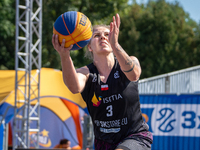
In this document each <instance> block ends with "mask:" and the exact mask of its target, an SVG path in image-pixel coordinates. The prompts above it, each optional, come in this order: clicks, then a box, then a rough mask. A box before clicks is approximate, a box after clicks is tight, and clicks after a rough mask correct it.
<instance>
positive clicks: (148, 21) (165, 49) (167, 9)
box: [120, 0, 199, 78]
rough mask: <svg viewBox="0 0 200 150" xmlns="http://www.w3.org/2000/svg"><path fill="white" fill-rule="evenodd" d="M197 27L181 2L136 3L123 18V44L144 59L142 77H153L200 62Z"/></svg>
mask: <svg viewBox="0 0 200 150" xmlns="http://www.w3.org/2000/svg"><path fill="white" fill-rule="evenodd" d="M197 27H198V26H197V24H196V23H195V22H194V21H193V20H191V19H190V18H189V15H188V14H187V13H185V12H184V10H183V8H182V7H180V5H179V3H174V4H171V3H167V2H165V1H164V0H159V1H149V3H148V4H147V5H143V4H142V5H141V6H140V5H138V4H136V3H134V4H133V5H132V8H131V11H130V12H129V14H128V15H126V16H124V17H123V18H122V25H121V31H122V32H121V33H120V43H121V45H122V46H123V48H124V49H125V50H126V51H127V52H128V53H129V54H130V55H135V56H136V57H137V58H138V59H139V60H140V63H141V66H142V70H143V72H142V75H141V78H146V77H151V76H155V75H159V74H163V73H167V72H171V71H175V70H179V69H183V68H186V67H191V66H194V65H198V64H199V60H196V61H194V60H193V55H196V54H197V53H199V48H198V45H199V44H198V41H199V38H197V36H196V35H195V32H194V29H196V28H197ZM196 33H198V32H197V31H196Z"/></svg>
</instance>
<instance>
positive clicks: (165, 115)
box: [157, 108, 176, 132]
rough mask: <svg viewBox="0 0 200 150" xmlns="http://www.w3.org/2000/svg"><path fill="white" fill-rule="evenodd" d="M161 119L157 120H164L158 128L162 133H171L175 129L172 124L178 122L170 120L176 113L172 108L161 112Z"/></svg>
mask: <svg viewBox="0 0 200 150" xmlns="http://www.w3.org/2000/svg"><path fill="white" fill-rule="evenodd" d="M159 113H160V115H161V117H160V118H158V119H157V121H160V120H162V119H164V121H163V122H162V123H161V124H160V126H159V127H158V128H159V130H160V131H163V132H170V131H172V130H173V129H174V127H173V126H172V122H174V121H176V119H172V120H170V117H171V116H172V115H173V114H174V111H173V110H172V109H170V108H163V109H161V110H160V111H159Z"/></svg>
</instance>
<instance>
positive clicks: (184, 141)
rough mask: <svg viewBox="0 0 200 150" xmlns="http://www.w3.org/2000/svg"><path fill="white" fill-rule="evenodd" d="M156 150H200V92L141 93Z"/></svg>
mask: <svg viewBox="0 0 200 150" xmlns="http://www.w3.org/2000/svg"><path fill="white" fill-rule="evenodd" d="M140 102H141V110H142V113H143V117H144V119H145V121H146V122H147V124H148V125H149V130H150V131H151V132H152V133H153V138H154V140H153V144H152V150H190V149H192V150H200V95H179V96H177V95H140Z"/></svg>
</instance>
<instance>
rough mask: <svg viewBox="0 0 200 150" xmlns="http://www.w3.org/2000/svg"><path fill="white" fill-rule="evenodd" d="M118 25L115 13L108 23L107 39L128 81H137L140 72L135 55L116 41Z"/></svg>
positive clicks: (118, 19)
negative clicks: (108, 32)
mask: <svg viewBox="0 0 200 150" xmlns="http://www.w3.org/2000/svg"><path fill="white" fill-rule="evenodd" d="M119 27H120V17H119V14H116V17H115V16H113V21H112V22H111V23H110V34H109V41H110V44H111V47H112V49H113V53H114V54H115V56H116V58H117V60H118V62H119V65H120V67H121V70H122V71H123V72H124V74H125V75H126V76H127V78H128V79H129V80H130V81H137V80H138V79H139V77H140V74H141V72H142V70H141V67H140V63H139V60H138V59H137V58H136V57H135V56H129V55H128V54H127V53H126V52H125V50H124V49H123V48H122V47H121V45H120V44H119V43H118V37H119Z"/></svg>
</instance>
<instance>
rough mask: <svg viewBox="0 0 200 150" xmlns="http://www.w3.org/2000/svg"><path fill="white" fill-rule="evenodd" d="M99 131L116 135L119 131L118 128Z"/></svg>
mask: <svg viewBox="0 0 200 150" xmlns="http://www.w3.org/2000/svg"><path fill="white" fill-rule="evenodd" d="M100 131H101V132H104V133H117V132H119V131H120V128H111V129H105V128H100Z"/></svg>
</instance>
